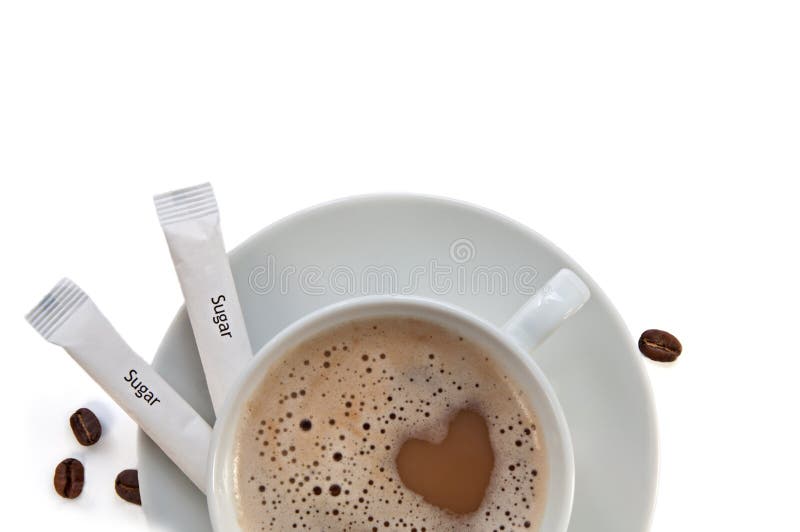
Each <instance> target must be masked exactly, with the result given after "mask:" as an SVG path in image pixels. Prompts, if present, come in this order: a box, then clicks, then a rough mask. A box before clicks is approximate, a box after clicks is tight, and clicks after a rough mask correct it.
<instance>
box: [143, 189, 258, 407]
mask: <svg viewBox="0 0 800 532" xmlns="http://www.w3.org/2000/svg"><path fill="white" fill-rule="evenodd" d="M154 201H155V204H156V210H157V212H158V218H159V221H160V222H161V227H162V228H163V229H164V235H165V236H166V238H167V244H168V245H169V251H170V254H171V255H172V261H173V263H174V264H175V271H176V272H177V273H178V280H179V281H180V284H181V289H182V290H183V297H184V299H185V300H186V310H187V313H188V314H189V321H190V322H191V324H192V330H193V331H194V337H195V341H196V343H197V350H198V351H199V353H200V360H201V362H202V364H203V371H204V372H205V375H206V383H207V384H208V390H209V393H210V394H211V402H212V404H213V406H214V411H216V412H219V411H220V409H221V408H222V405H223V404H224V401H225V396H226V395H227V393H228V390H229V389H230V387H231V385H232V384H233V383H234V382H235V381H236V378H237V377H238V376H239V374H240V373H241V371H242V370H243V369H244V368H245V366H247V364H248V363H249V362H250V360H251V359H252V355H253V350H252V348H251V347H250V339H249V337H248V336H247V329H246V327H245V322H244V315H243V314H242V308H241V305H240V304H239V295H238V293H237V292H236V286H235V284H234V282H233V273H232V272H231V267H230V263H229V262H228V255H227V254H226V253H225V244H224V243H223V240H222V231H221V229H220V220H219V210H218V208H217V201H216V199H215V198H214V191H213V190H212V188H211V185H210V184H208V183H204V184H202V185H197V186H193V187H189V188H183V189H180V190H175V191H172V192H167V193H165V194H159V195H157V196H155V197H154Z"/></svg>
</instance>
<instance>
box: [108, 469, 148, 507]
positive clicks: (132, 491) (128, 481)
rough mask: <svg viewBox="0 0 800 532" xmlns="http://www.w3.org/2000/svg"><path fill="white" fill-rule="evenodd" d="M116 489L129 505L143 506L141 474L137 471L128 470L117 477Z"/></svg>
mask: <svg viewBox="0 0 800 532" xmlns="http://www.w3.org/2000/svg"><path fill="white" fill-rule="evenodd" d="M114 489H115V490H116V492H117V495H119V496H120V497H122V498H123V499H124V500H126V501H128V502H129V503H131V504H138V505H139V506H141V505H142V497H141V496H140V495H139V472H138V471H136V470H135V469H126V470H125V471H123V472H121V473H120V474H119V475H117V480H116V481H115V482H114Z"/></svg>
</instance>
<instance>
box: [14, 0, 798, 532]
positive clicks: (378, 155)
mask: <svg viewBox="0 0 800 532" xmlns="http://www.w3.org/2000/svg"><path fill="white" fill-rule="evenodd" d="M798 28H800V8H799V7H798V4H797V2H796V1H794V0H787V1H777V0H759V1H756V0H749V1H737V0H733V1H731V0H716V1H715V0H671V1H669V2H666V1H662V2H641V1H633V0H628V1H625V0H606V1H604V2H597V1H581V0H578V1H573V2H513V1H509V2H489V1H482V2H476V1H459V2H441V1H431V0H427V1H424V2H422V1H406V2H378V1H374V0H371V1H365V2H350V1H342V2H315V1H305V2H304V1H299V2H256V3H252V4H243V3H231V2H226V3H222V2H220V3H218V4H217V3H211V2H164V1H158V2H155V1H143V2H108V1H99V0H98V1H96V2H86V1H74V2H63V1H58V2H56V1H54V2H41V1H36V0H27V1H24V2H21V1H20V2H16V1H3V2H2V3H0V179H1V180H2V192H1V193H0V201H2V209H0V216H1V217H2V219H1V221H2V223H0V227H1V228H2V229H0V230H2V244H3V247H4V249H5V251H4V253H3V254H2V256H3V263H2V264H3V265H2V268H3V292H4V302H3V304H2V305H0V312H2V323H3V329H2V331H3V338H4V340H5V345H4V347H3V356H2V360H3V366H2V367H3V372H2V385H1V386H0V390H1V391H0V393H2V405H3V420H2V437H0V450H1V451H2V453H0V455H2V457H3V458H2V459H3V461H4V465H3V467H2V469H3V480H2V482H0V500H2V507H3V517H4V519H12V521H11V522H12V523H14V522H16V523H17V524H16V525H14V526H11V527H9V526H7V525H4V526H3V528H4V529H8V530H23V529H29V530H51V529H55V527H56V526H58V529H59V530H85V531H91V530H97V531H106V530H108V529H109V525H110V524H113V526H114V527H115V529H117V530H140V529H143V528H144V527H145V522H144V518H143V515H142V513H141V509H140V508H137V507H134V506H131V505H128V504H126V503H124V502H122V501H120V500H119V499H117V497H116V495H115V494H114V492H113V480H114V476H115V475H116V473H117V471H119V470H121V469H123V468H126V467H135V465H136V453H135V441H134V436H135V431H134V427H133V426H132V423H131V422H129V421H128V420H127V419H126V418H125V417H124V416H123V414H122V413H121V411H120V410H119V409H117V408H116V407H115V406H113V405H111V404H110V403H109V402H108V401H107V400H106V399H104V397H103V394H102V392H101V391H100V389H99V388H98V387H97V386H96V385H94V383H92V382H91V381H90V380H89V379H88V378H87V377H85V376H84V375H83V374H82V372H81V371H80V370H79V368H78V367H77V366H76V365H75V364H74V363H73V362H72V361H71V360H70V359H69V358H68V357H67V356H66V355H65V354H64V353H63V352H62V351H60V350H59V349H57V348H55V347H54V346H51V345H49V344H46V343H45V342H44V341H43V340H41V339H40V338H39V337H38V336H37V335H36V334H35V333H34V332H33V330H31V329H30V328H29V327H28V326H27V325H26V324H25V323H24V321H23V319H22V316H23V314H24V312H26V311H27V310H28V309H29V308H30V307H31V306H32V305H33V304H35V303H36V302H37V301H38V299H39V297H40V296H41V295H43V293H44V292H45V291H46V290H48V289H49V288H50V287H51V285H52V284H53V283H54V282H55V281H56V280H57V279H58V278H59V277H60V276H63V275H68V276H70V277H72V278H74V279H75V280H76V281H78V282H79V283H80V284H81V286H82V287H83V288H85V289H86V290H87V292H89V293H90V294H91V295H92V296H93V298H94V299H95V300H96V301H97V302H98V304H99V306H100V307H101V308H102V309H103V310H104V311H105V312H106V314H107V315H108V316H109V317H110V319H111V321H112V322H113V323H114V324H115V325H116V327H117V328H118V329H119V330H120V331H121V332H122V334H123V336H124V337H125V338H126V339H128V341H129V342H130V343H131V344H132V345H133V346H134V348H135V349H136V350H137V351H138V352H140V353H141V354H143V355H144V356H145V357H146V358H148V359H149V358H151V356H152V353H153V352H154V351H155V349H156V346H157V345H158V343H159V340H160V338H161V336H162V334H163V332H164V330H165V328H166V326H167V324H168V323H169V321H170V320H171V318H172V316H173V314H174V312H175V310H176V308H177V307H178V305H179V304H180V302H181V297H180V290H179V287H178V283H177V281H176V278H175V274H174V272H173V270H172V266H171V265H170V261H169V257H168V253H167V249H166V245H165V243H164V241H163V236H162V234H161V230H160V228H159V226H158V223H157V219H156V216H155V214H154V211H153V207H152V203H151V195H152V194H153V193H156V192H161V191H166V190H169V189H172V188H177V187H179V186H184V185H189V184H194V183H197V182H200V181H203V180H211V181H212V182H213V183H214V185H215V189H216V193H217V197H218V200H219V203H220V206H221V209H222V213H223V226H224V230H225V236H226V240H227V244H228V245H229V247H232V246H233V245H236V244H238V243H239V242H241V241H242V240H243V239H245V238H246V237H247V236H248V235H250V234H251V233H253V232H255V231H256V230H258V229H260V228H261V227H263V226H264V225H266V224H268V223H270V222H272V221H274V220H277V219H278V218H280V217H282V216H285V215H287V214H290V213H292V212H293V211H295V210H298V209H301V208H303V207H306V206H309V205H311V204H315V203H318V202H321V201H324V200H328V199H332V198H337V197H340V196H345V195H349V194H355V193H364V192H376V191H408V192H424V193H433V194H439V195H445V196H450V197H455V198H459V199H464V200H468V201H472V202H475V203H478V204H481V205H484V206H487V207H490V208H492V209H495V210H497V211H500V212H502V213H504V214H507V215H509V216H511V217H514V218H516V219H518V220H520V221H522V222H523V223H525V224H527V225H529V226H530V227H532V228H534V229H535V230H536V231H538V232H540V233H542V234H543V235H545V236H546V237H548V238H549V239H551V240H553V241H554V242H555V243H557V244H558V245H559V246H560V247H562V249H564V250H565V251H566V252H567V253H569V254H570V255H572V256H573V257H574V258H575V259H576V260H577V261H578V262H580V263H581V264H582V265H583V267H584V268H585V269H586V270H587V271H588V272H590V273H591V274H592V275H593V277H594V278H595V279H596V280H597V281H598V283H599V284H600V285H601V286H602V287H603V288H604V289H605V290H606V292H607V293H608V295H609V296H610V297H611V299H612V300H613V301H614V302H615V304H616V305H617V307H618V309H619V310H620V312H621V313H622V315H623V316H624V318H625V319H626V321H627V322H628V325H629V326H630V328H631V331H632V333H634V335H637V336H638V333H639V332H640V331H641V330H643V329H646V328H651V327H658V328H664V329H667V330H670V331H673V332H674V333H675V334H676V335H678V336H679V337H680V338H681V340H682V341H683V344H684V347H685V350H684V355H683V357H682V359H681V360H680V362H679V363H678V364H676V365H674V366H672V367H662V366H657V365H655V364H650V363H648V373H649V375H650V377H651V379H652V383H653V387H654V391H655V396H656V401H657V406H658V411H659V428H660V437H661V475H660V481H659V495H658V503H657V508H656V511H655V515H654V519H653V525H652V531H653V532H674V531H675V530H688V531H695V530H697V531H706V530H725V531H728V532H734V531H752V530H767V531H773V530H775V531H780V530H798V526H799V525H798V518H797V514H796V505H797V493H798V488H797V486H798V484H797V482H798V477H799V476H800V438H798V436H797V432H798V428H797V427H798V415H797V407H798V406H800V401H798V392H797V389H798V384H797V383H798V381H799V380H800V349H799V348H798V342H797V335H798V332H797V331H798V319H797V318H798V304H797V302H798V300H800V289H798V278H797V272H798V268H799V267H800V261H799V260H798V231H797V228H798V227H800V215H798V206H797V202H798V193H797V190H796V186H795V185H796V183H797V181H798V177H800V103H799V102H800V31H798ZM86 404H88V405H90V406H92V407H93V408H96V410H97V411H98V413H100V414H101V416H102V418H103V421H104V423H105V424H106V436H105V437H104V439H103V440H102V443H101V444H99V445H98V446H97V447H96V448H92V449H89V450H83V449H80V448H79V447H78V445H77V443H76V442H75V441H74V439H73V438H72V435H71V433H70V431H69V428H68V424H67V418H68V415H69V414H70V413H71V412H72V411H74V410H75V409H76V408H78V407H80V406H83V405H86ZM66 456H77V457H79V458H81V459H83V460H84V461H85V463H86V466H87V475H88V482H87V486H86V490H85V492H84V494H83V495H82V496H81V498H80V499H78V500H77V501H64V500H61V499H60V498H59V497H57V496H56V495H55V493H54V492H53V490H52V488H51V481H52V471H53V468H54V466H55V465H56V464H57V463H58V462H59V461H60V460H61V459H62V458H64V457H66ZM23 523H24V524H23ZM126 524H129V525H126Z"/></svg>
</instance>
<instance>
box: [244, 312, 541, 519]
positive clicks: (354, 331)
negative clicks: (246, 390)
mask: <svg viewBox="0 0 800 532" xmlns="http://www.w3.org/2000/svg"><path fill="white" fill-rule="evenodd" d="M234 464H235V471H234V475H235V479H234V480H235V488H236V500H237V504H238V510H239V521H240V524H241V527H242V528H243V529H244V530H247V531H262V530H292V529H299V530H367V531H369V530H376V531H377V530H397V529H407V530H411V531H414V530H416V531H422V530H427V531H433V530H463V529H469V530H525V529H529V530H536V529H537V528H538V526H539V523H540V522H541V518H542V514H543V511H544V504H545V496H546V493H545V487H546V484H547V480H546V479H547V470H546V467H547V460H546V455H545V449H544V447H543V443H542V439H541V437H540V435H539V434H538V432H537V421H536V415H535V413H534V412H533V410H532V408H531V407H530V405H529V404H528V402H527V400H526V398H525V396H524V395H522V393H521V391H520V386H519V385H517V383H515V381H514V380H513V378H512V376H510V375H506V374H505V373H504V371H503V370H502V368H501V367H500V366H499V365H498V364H497V363H496V362H495V361H493V359H492V357H491V356H490V354H489V353H487V352H486V351H485V349H483V348H482V347H481V346H480V345H478V344H477V343H474V342H472V341H470V340H469V339H467V338H463V337H461V336H459V335H458V334H457V333H455V332H453V331H450V330H448V329H446V328H443V327H441V326H439V325H436V324H433V323H430V322H427V321H423V320H419V319H414V318H406V317H394V318H380V319H369V320H361V321H355V322H350V323H347V324H344V325H340V326H338V327H335V328H333V329H330V330H327V331H325V332H322V333H320V334H318V335H316V336H314V337H312V338H310V339H308V340H306V341H304V342H303V343H301V344H300V345H298V346H297V347H295V348H293V349H292V350H291V351H289V352H287V353H285V354H284V355H283V356H282V357H281V358H280V359H278V360H277V361H275V362H274V363H273V365H272V367H271V369H270V371H269V372H268V373H267V375H266V377H265V378H264V380H263V382H261V384H260V385H259V386H258V388H257V390H256V391H255V393H254V394H253V395H252V397H251V398H250V400H249V402H248V404H247V408H246V409H245V411H244V414H243V415H242V418H241V419H240V420H239V423H238V427H237V439H236V447H235V460H234Z"/></svg>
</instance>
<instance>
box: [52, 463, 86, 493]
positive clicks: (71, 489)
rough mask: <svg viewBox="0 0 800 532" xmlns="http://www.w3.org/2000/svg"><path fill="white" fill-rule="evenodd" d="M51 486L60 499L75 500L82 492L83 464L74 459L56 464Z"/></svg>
mask: <svg viewBox="0 0 800 532" xmlns="http://www.w3.org/2000/svg"><path fill="white" fill-rule="evenodd" d="M53 486H54V487H55V488H56V493H58V494H59V495H61V496H62V497H64V498H66V499H74V498H76V497H77V496H78V495H80V494H81V492H82V491H83V464H82V463H80V462H79V461H78V460H76V459H74V458H67V459H66V460H64V461H63V462H61V463H60V464H58V466H56V474H55V476H54V477H53Z"/></svg>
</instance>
